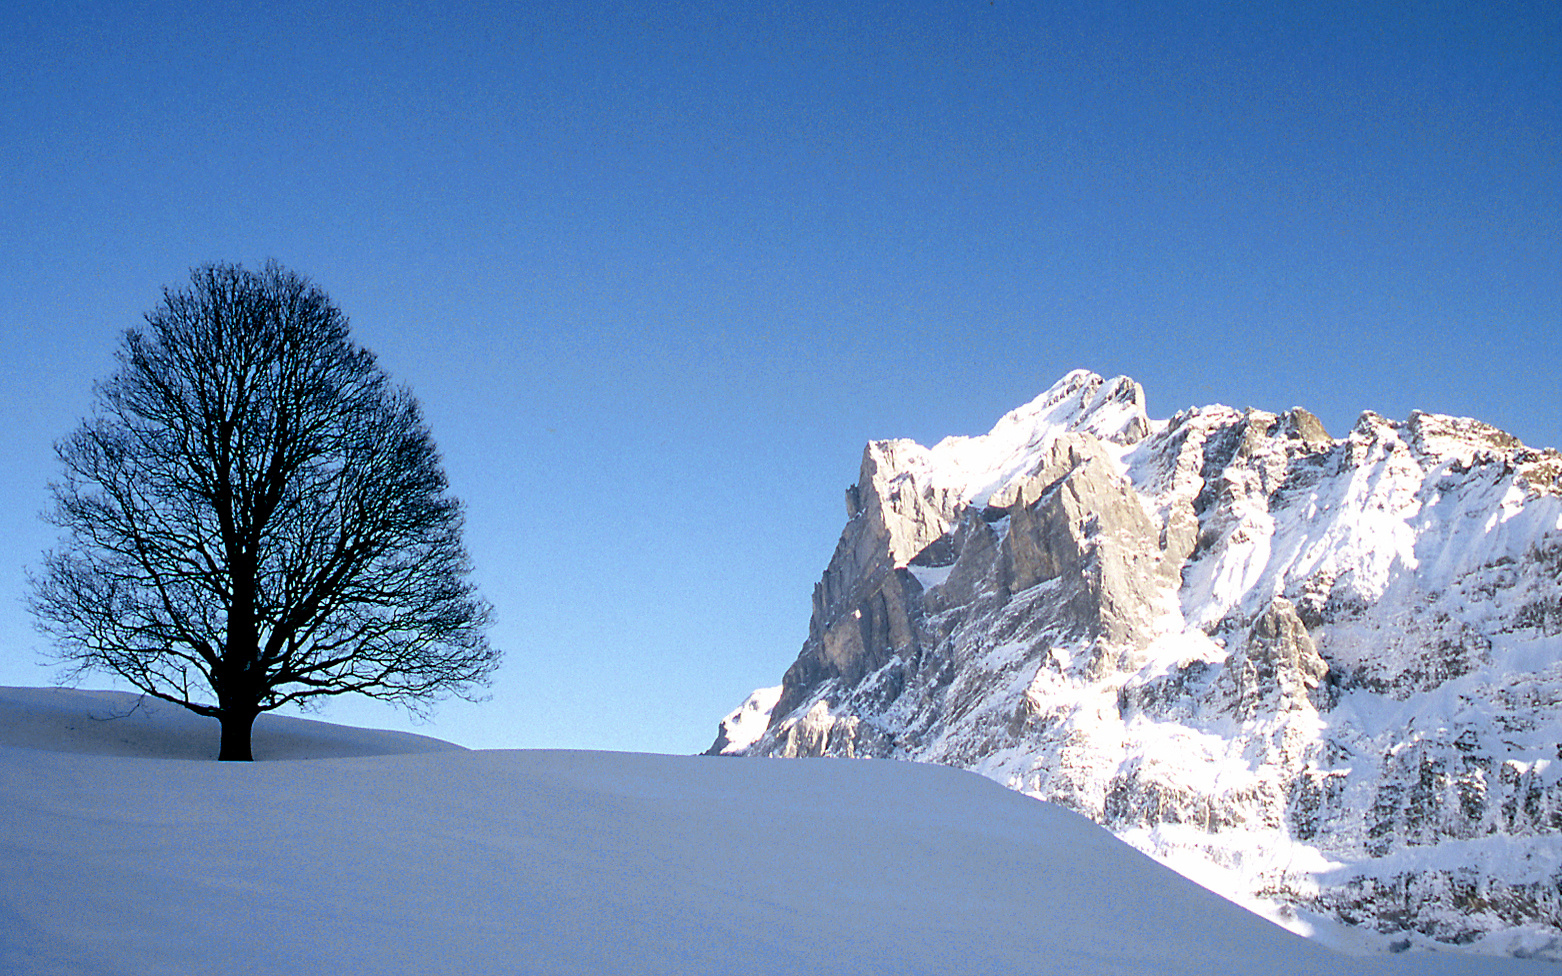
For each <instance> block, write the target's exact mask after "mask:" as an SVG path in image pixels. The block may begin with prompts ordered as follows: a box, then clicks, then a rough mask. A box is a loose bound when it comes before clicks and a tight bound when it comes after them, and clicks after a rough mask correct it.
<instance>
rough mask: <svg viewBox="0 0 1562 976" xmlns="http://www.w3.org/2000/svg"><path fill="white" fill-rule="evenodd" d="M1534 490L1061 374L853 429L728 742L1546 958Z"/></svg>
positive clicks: (1547, 718)
mask: <svg viewBox="0 0 1562 976" xmlns="http://www.w3.org/2000/svg"><path fill="white" fill-rule="evenodd" d="M1559 478H1562V454H1558V452H1556V451H1551V450H1547V451H1536V450H1532V449H1530V448H1528V447H1526V446H1524V445H1523V444H1522V443H1520V442H1519V441H1518V440H1517V439H1516V438H1513V437H1511V436H1510V435H1507V434H1505V433H1503V432H1502V431H1500V430H1497V429H1496V428H1494V427H1491V426H1490V425H1488V424H1484V423H1481V422H1480V421H1476V420H1471V419H1468V418H1455V417H1444V416H1440V415H1436V414H1429V413H1421V412H1417V413H1413V414H1412V415H1411V416H1410V418H1409V419H1407V420H1405V421H1394V420H1390V419H1388V418H1385V417H1383V416H1380V415H1378V414H1376V413H1373V412H1371V411H1367V412H1365V413H1363V414H1362V416H1361V418H1360V419H1359V420H1358V421H1357V423H1356V424H1355V426H1354V427H1353V428H1352V429H1351V431H1350V432H1349V433H1348V434H1347V436H1345V437H1343V438H1339V439H1336V438H1333V437H1331V436H1330V435H1329V433H1328V432H1327V431H1326V430H1325V429H1324V427H1323V424H1322V423H1321V422H1320V421H1319V420H1318V418H1317V417H1315V416H1314V415H1313V414H1311V413H1309V412H1308V411H1307V410H1305V409H1303V408H1301V407H1294V408H1292V409H1290V410H1287V411H1285V412H1284V413H1280V414H1276V413H1271V412H1268V411H1264V410H1255V409H1248V410H1235V409H1233V408H1230V407H1224V406H1219V405H1216V406H1209V407H1199V408H1191V409H1188V410H1184V411H1180V412H1179V413H1177V414H1176V415H1175V416H1173V417H1172V418H1170V419H1169V420H1165V421H1154V420H1151V419H1150V418H1149V417H1148V415H1147V413H1146V411H1145V399H1144V391H1143V389H1142V388H1141V387H1140V386H1139V384H1137V383H1135V382H1134V381H1133V380H1131V379H1128V378H1127V377H1117V378H1115V379H1111V380H1107V379H1104V378H1102V377H1101V376H1099V375H1097V374H1095V373H1091V372H1088V371H1084V370H1076V371H1074V372H1071V373H1069V374H1068V375H1066V376H1064V377H1063V378H1062V379H1060V380H1059V381H1058V382H1057V383H1055V384H1053V385H1052V386H1051V387H1050V388H1048V389H1047V391H1046V392H1044V393H1042V394H1041V395H1040V396H1038V397H1036V398H1035V399H1034V400H1032V401H1031V402H1029V403H1027V404H1025V405H1024V406H1022V407H1019V408H1018V409H1016V410H1013V411H1011V412H1009V413H1007V414H1005V415H1004V416H1003V417H1002V418H1001V419H1000V420H999V421H998V422H997V424H995V425H994V427H993V429H992V430H991V431H990V432H989V433H987V434H984V435H981V436H977V437H948V438H945V439H944V440H941V441H939V442H938V443H937V444H935V445H934V446H933V447H931V448H928V447H923V446H921V445H919V444H916V443H915V442H912V441H908V440H889V441H873V442H871V443H869V444H868V445H867V447H866V448H865V450H864V452H863V460H862V468H861V472H860V476H859V479H858V483H857V484H856V485H854V486H852V488H850V489H849V490H848V492H847V510H848V515H849V521H848V523H847V525H846V527H845V529H844V530H843V532H842V535H841V540H840V542H839V543H838V545H837V547H836V551H835V554H834V556H833V558H832V559H831V561H830V565H829V568H828V569H827V570H826V571H825V573H824V575H823V577H822V578H821V580H820V583H819V584H818V586H816V587H815V590H814V603H813V617H812V620H811V623H810V626H809V638H808V640H807V641H806V642H805V643H804V646H803V649H802V651H801V653H800V654H799V655H798V658H797V660H796V662H794V663H793V665H792V666H791V667H790V668H789V669H788V670H787V672H786V674H785V675H784V677H783V681H782V685H781V687H780V689H779V692H778V694H777V695H776V696H775V698H774V701H775V704H774V706H773V707H772V709H771V711H770V712H769V714H768V715H757V716H756V715H746V716H743V722H744V723H746V725H745V728H747V729H750V730H752V728H754V727H756V724H755V723H756V722H759V723H762V724H763V725H764V729H763V733H762V734H761V735H759V736H757V737H756V738H754V739H753V740H752V742H751V743H750V744H748V745H747V747H746V748H736V747H734V748H729V749H728V750H727V751H742V752H744V753H745V754H748V755H772V756H800V755H848V756H873V757H883V758H899V759H913V760H919V761H929V762H939V763H946V764H949V765H953V766H959V767H962V768H967V769H973V770H976V771H978V772H981V773H984V774H985V775H988V776H990V777H992V778H994V779H996V780H998V781H999V782H1002V783H1004V784H1006V785H1009V786H1011V787H1013V788H1015V789H1019V790H1022V791H1023V792H1026V793H1029V794H1031V795H1033V796H1036V797H1039V798H1043V799H1048V800H1052V801H1055V802H1058V803H1061V804H1063V805H1065V806H1068V807H1070V808H1072V809H1074V810H1076V811H1078V812H1080V813H1083V814H1085V815H1086V816H1089V817H1091V818H1092V819H1094V820H1096V821H1098V822H1099V823H1102V824H1103V825H1105V826H1107V827H1108V828H1110V829H1111V830H1113V831H1114V832H1116V833H1117V834H1118V836H1120V837H1122V838H1124V839H1125V840H1128V841H1129V842H1130V843H1133V844H1134V845H1135V846H1138V847H1139V848H1140V849H1142V850H1145V851H1146V852H1148V853H1151V854H1152V855H1154V856H1156V857H1159V858H1161V859H1162V860H1164V861H1166V862H1167V863H1168V864H1171V865H1173V866H1174V867H1177V868H1179V869H1180V870H1184V871H1185V872H1187V873H1189V874H1191V875H1193V876H1195V877H1196V878H1198V879H1200V880H1201V881H1204V882H1206V883H1208V884H1210V885H1211V886H1212V887H1215V888H1216V889H1217V890H1221V891H1223V892H1224V893H1226V894H1228V895H1230V896H1231V897H1233V898H1236V899H1238V900H1242V901H1247V902H1251V901H1253V900H1254V899H1260V900H1264V899H1267V900H1268V901H1269V903H1270V904H1271V905H1272V906H1278V907H1277V908H1276V910H1277V911H1282V912H1283V911H1292V910H1305V911H1311V912H1316V913H1320V914H1323V915H1325V916H1332V917H1334V918H1336V919H1339V920H1341V921H1344V922H1347V923H1353V924H1359V925H1363V926H1366V927H1368V928H1370V929H1372V930H1374V931H1377V932H1380V933H1388V934H1389V935H1388V938H1400V937H1401V936H1402V935H1403V934H1404V933H1407V932H1416V933H1423V934H1427V935H1430V936H1432V937H1433V938H1435V939H1441V940H1443V941H1445V942H1448V943H1450V944H1458V945H1466V946H1468V945H1475V946H1477V947H1479V948H1482V949H1483V950H1484V951H1490V952H1503V951H1508V950H1509V949H1512V948H1515V947H1521V946H1522V947H1525V948H1526V951H1532V950H1534V947H1535V946H1536V945H1541V946H1545V945H1551V946H1553V950H1545V951H1555V953H1556V954H1557V955H1558V956H1559V957H1562V921H1559V920H1562V894H1559V893H1562V866H1559V862H1558V859H1557V858H1556V857H1555V856H1554V853H1555V848H1556V845H1557V844H1558V843H1562V763H1559V762H1558V758H1559V756H1562V752H1559V751H1558V746H1557V743H1558V742H1562V484H1559ZM740 712H741V710H740ZM730 718H731V717H729V719H730ZM745 734H749V733H745ZM730 741H736V740H730ZM730 741H729V743H728V744H729V746H730ZM1499 851H1500V852H1501V853H1500V854H1499V853H1498V852H1499ZM1542 863H1543V864H1545V865H1547V867H1545V868H1544V869H1537V868H1535V867H1534V866H1535V865H1537V864H1542ZM1519 864H1523V865H1526V867H1525V868H1524V870H1523V871H1518V869H1517V868H1516V867H1515V866H1516V865H1519ZM1470 892H1477V893H1479V899H1478V901H1479V905H1482V906H1487V907H1476V908H1472V907H1471V906H1472V905H1473V904H1476V903H1475V902H1472V901H1471V899H1472V898H1473V897H1475V896H1474V895H1471V894H1469V893H1470ZM1497 905H1505V906H1525V907H1523V908H1522V909H1519V908H1514V909H1512V910H1509V909H1507V908H1504V909H1498V908H1496V907H1495V906H1497ZM1287 906H1289V907H1287Z"/></svg>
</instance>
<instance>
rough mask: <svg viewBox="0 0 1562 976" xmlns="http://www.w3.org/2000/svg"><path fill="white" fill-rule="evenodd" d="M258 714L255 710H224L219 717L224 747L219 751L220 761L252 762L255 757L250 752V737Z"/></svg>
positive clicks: (218, 758) (218, 757)
mask: <svg viewBox="0 0 1562 976" xmlns="http://www.w3.org/2000/svg"><path fill="white" fill-rule="evenodd" d="M258 714H260V713H259V712H257V711H254V710H246V711H239V710H236V709H231V708H229V709H224V710H223V713H222V716H221V717H220V718H219V719H218V721H219V722H221V723H222V747H221V748H220V749H219V750H218V752H217V760H218V761H219V762H250V761H252V760H253V759H254V758H255V757H254V755H253V754H251V752H250V744H249V738H250V730H251V729H252V728H254V726H255V716H256V715H258Z"/></svg>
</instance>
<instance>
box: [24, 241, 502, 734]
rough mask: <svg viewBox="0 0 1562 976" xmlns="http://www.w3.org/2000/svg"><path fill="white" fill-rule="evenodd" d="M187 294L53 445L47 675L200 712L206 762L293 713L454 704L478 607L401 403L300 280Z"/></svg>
mask: <svg viewBox="0 0 1562 976" xmlns="http://www.w3.org/2000/svg"><path fill="white" fill-rule="evenodd" d="M190 277H191V283H190V286H189V287H188V288H184V289H180V290H174V289H165V290H164V292H163V300H162V303H161V304H160V305H158V307H157V308H155V309H154V310H152V311H151V312H149V313H147V315H146V322H145V325H144V326H138V327H135V328H131V329H129V330H127V331H126V333H125V336H124V343H123V345H122V347H121V348H120V349H119V350H118V354H117V358H118V362H119V368H118V370H117V372H115V373H114V374H113V375H112V376H111V377H109V378H108V379H107V380H106V381H103V382H101V383H99V384H98V385H97V386H96V388H95V390H94V407H95V409H94V413H93V416H91V417H89V418H88V419H87V420H85V421H83V423H82V424H81V426H80V427H79V428H78V429H77V430H76V431H75V432H74V433H73V434H71V435H70V436H68V437H66V438H65V439H64V440H62V441H60V442H59V443H58V444H57V445H56V447H55V449H56V453H57V454H58V455H59V459H60V462H61V463H62V465H63V466H64V472H65V473H64V478H63V480H60V481H57V482H54V483H52V484H51V485H50V489H51V492H52V494H53V499H54V505H53V508H52V510H51V511H50V512H49V513H47V515H46V516H45V517H46V518H48V519H49V521H51V522H52V523H53V524H55V525H56V526H58V527H59V528H60V529H62V530H63V533H64V534H63V536H62V539H61V547H60V548H59V549H57V550H55V551H51V552H48V553H46V554H45V556H44V565H43V570H42V572H41V573H40V574H39V575H38V576H36V577H35V578H33V579H32V581H31V582H32V593H31V609H32V611H33V613H34V615H35V617H36V618H37V621H38V624H39V628H40V629H41V630H42V631H43V632H44V633H45V634H46V635H48V636H49V637H51V638H52V639H53V640H54V642H55V644H56V645H57V647H58V649H59V657H60V660H61V661H63V662H65V663H66V664H68V665H69V670H70V671H71V673H73V674H75V675H80V674H84V673H87V672H108V673H111V674H115V675H118V676H119V677H121V678H123V679H124V680H126V681H128V682H129V683H130V684H131V685H133V686H135V687H136V688H138V689H139V690H141V691H142V692H144V693H145V694H148V695H151V696H153V697H155V698H160V699H163V700H165V701H170V702H174V703H176V704H179V705H182V706H184V707H185V708H188V709H190V710H191V711H193V712H196V713H197V714H200V715H207V716H211V717H214V718H216V719H217V720H218V721H219V722H220V723H221V727H222V742H221V748H220V752H219V757H218V758H220V759H240V760H245V759H250V758H252V756H251V750H250V731H251V727H252V726H253V724H254V721H255V717H256V716H257V715H258V714H260V713H261V712H264V711H268V710H270V709H274V708H277V707H279V706H281V705H285V704H288V703H289V702H301V701H305V700H307V699H311V698H316V697H317V696H323V695H340V694H344V693H348V692H357V693H360V694H363V695H367V696H370V697H373V698H378V699H383V700H387V701H392V702H396V703H399V704H402V705H405V706H408V707H410V708H412V709H413V710H415V711H416V710H421V709H423V708H426V707H427V706H428V705H430V704H431V703H432V702H433V701H434V700H436V699H438V698H439V697H441V696H443V695H444V694H447V693H452V694H456V695H459V696H461V697H468V698H470V697H472V695H473V692H474V689H476V688H477V687H479V686H481V685H485V684H487V682H488V680H489V678H490V677H491V675H492V672H493V670H494V668H495V667H496V666H497V664H498V655H497V653H496V652H494V651H493V650H492V649H491V648H490V647H489V644H488V641H487V638H486V636H485V630H486V627H487V625H488V621H489V616H490V610H489V607H488V605H487V603H486V602H484V601H483V600H482V599H481V598H480V597H479V596H478V595H477V594H476V592H475V589H474V587H473V586H472V585H471V584H470V583H469V582H468V580H467V577H468V575H469V573H470V569H471V567H470V563H469V560H468V557H467V553H466V550H465V547H464V545H463V543H462V538H461V530H462V514H461V506H460V503H459V502H458V501H456V500H455V499H454V498H451V497H449V496H447V494H446V489H447V481H446V478H445V474H444V471H443V470H442V468H441V465H440V459H439V455H438V453H437V451H436V450H435V447H434V443H433V441H432V440H431V438H430V436H429V432H428V429H427V428H426V427H425V425H424V422H423V419H422V415H421V411H420V410H419V408H418V404H417V401H416V400H415V399H414V398H413V397H412V395H411V394H410V393H409V392H408V391H407V390H405V389H402V388H399V387H396V386H394V385H392V384H391V382H390V380H389V378H388V377H387V376H386V374H385V373H384V371H382V370H381V369H380V368H379V367H378V365H376V363H375V359H374V356H373V354H371V353H370V352H368V351H367V350H365V349H363V348H361V347H359V346H357V345H354V344H353V342H352V341H351V339H350V338H349V336H348V329H347V319H346V318H345V317H344V316H343V315H342V313H341V312H340V311H339V310H338V309H337V308H336V307H335V306H334V305H332V304H331V302H330V300H329V299H328V298H327V297H326V295H325V294H324V293H323V292H322V291H320V289H318V288H317V287H315V286H314V285H313V284H311V283H310V282H309V281H308V280H307V279H305V278H303V277H301V276H299V275H296V274H294V273H292V272H290V271H287V270H285V269H283V268H281V267H279V266H277V265H276V264H274V263H273V264H268V265H267V266H266V267H265V268H264V269H262V270H261V271H259V272H253V271H248V270H245V269H244V268H242V267H238V266H235V265H228V264H218V265H209V266H205V267H201V268H197V269H195V270H194V271H193V272H192V273H191V276H190Z"/></svg>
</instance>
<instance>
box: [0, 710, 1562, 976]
mask: <svg viewBox="0 0 1562 976" xmlns="http://www.w3.org/2000/svg"><path fill="white" fill-rule="evenodd" d="M132 702H133V699H128V698H126V697H124V696H115V695H105V694H102V693H84V692H65V691H58V690H48V691H45V690H26V689H6V690H4V691H0V805H3V808H4V809H5V810H6V816H5V817H4V818H3V822H0V972H6V973H18V974H46V973H91V974H116V973H125V974H131V973H134V974H137V976H142V974H163V973H167V974H181V976H183V974H188V973H212V974H221V973H255V974H271V973H276V974H283V973H287V974H294V973H322V972H324V973H331V972H337V973H354V974H364V973H384V974H403V973H409V974H410V973H419V974H425V973H559V974H564V973H569V974H581V973H604V974H606V973H623V974H658V973H666V974H703V973H709V974H716V973H722V974H731V973H766V974H785V973H810V974H812V973H851V974H857V973H862V974H869V973H883V974H906V973H941V974H948V973H1000V972H1001V973H1015V974H1017V973H1035V974H1051V973H1057V974H1064V973H1067V974H1070V976H1074V974H1080V973H1089V974H1106V973H1119V974H1145V976H1149V974H1157V976H1159V974H1169V973H1220V974H1223V976H1230V974H1238V973H1266V974H1272V973H1296V974H1302V973H1328V974H1336V973H1341V974H1354V973H1361V974H1367V973H1373V974H1377V973H1465V972H1468V973H1475V972H1480V973H1496V974H1502V973H1527V972H1555V969H1553V968H1552V967H1548V966H1544V965H1541V964H1538V963H1533V962H1527V961H1523V960H1493V959H1490V958H1481V959H1477V958H1468V957H1459V956H1450V955H1442V954H1427V953H1418V952H1409V953H1404V954H1401V955H1396V956H1379V957H1372V958H1358V957H1350V956H1344V955H1339V954H1336V953H1334V952H1331V951H1329V950H1327V949H1324V948H1323V947H1321V946H1319V945H1317V944H1315V943H1311V942H1308V941H1307V940H1305V939H1302V938H1299V937H1297V936H1295V935H1292V934H1290V933H1288V932H1285V931H1284V930H1282V929H1280V928H1278V927H1276V926H1274V925H1272V924H1270V923H1268V922H1266V921H1264V920H1262V919H1260V918H1258V917H1257V916H1254V915H1251V914H1248V913H1247V912H1244V911H1242V910H1241V909H1239V908H1237V907H1235V906H1233V905H1232V904H1230V903H1229V902H1226V901H1224V900H1223V899H1221V898H1219V897H1217V896H1215V895H1213V894H1211V893H1209V892H1207V891H1205V890H1204V889H1202V888H1199V887H1197V886H1196V885H1194V884H1192V883H1191V882H1188V881H1186V880H1185V879H1183V878H1181V877H1179V876H1177V875H1175V874H1173V873H1172V872H1171V871H1169V870H1167V869H1166V868H1163V867H1161V866H1160V865H1158V864H1156V863H1155V862H1153V861H1152V860H1150V859H1149V858H1148V857H1146V856H1144V855H1142V854H1140V853H1138V852H1136V851H1134V850H1132V849H1130V848H1129V847H1127V846H1126V845H1124V844H1122V843H1121V842H1119V841H1117V840H1115V839H1114V838H1113V837H1112V836H1111V835H1109V834H1108V833H1107V832H1106V831H1104V830H1102V829H1101V828H1099V827H1097V826H1094V825H1093V824H1091V823H1089V822H1088V821H1086V820H1085V819H1084V818H1082V817H1079V816H1077V815H1075V814H1072V813H1069V812H1067V811H1064V810H1062V809H1060V808H1058V807H1054V806H1050V805H1048V804H1044V803H1040V802H1037V801H1035V800H1032V799H1029V798H1027V797H1024V796H1021V795H1019V794H1017V793H1014V792H1012V791H1010V790H1006V789H1004V788H1003V787H1001V786H998V785H997V784H994V783H992V782H990V781H988V780H986V779H984V778H982V777H980V776H978V775H976V774H973V773H967V772H962V771H958V770H953V769H949V768H943V767H935V766H923V765H915V764H910V763H890V762H873V761H851V760H814V761H807V762H785V761H747V762H738V761H732V760H727V759H715V758H704V757H674V756H651V755H633V754H607V753H585V752H513V751H504V752H500V751H485V752H475V751H466V750H461V749H459V748H457V747H453V746H450V745H449V744H448V743H440V742H437V741H436V740H430V739H422V738H419V737H416V736H405V735H402V734H398V733H388V732H374V731H365V730H352V729H343V728H340V727H337V726H330V725H326V724H324V723H316V722H304V721H301V720H296V719H285V718H277V717H270V718H269V719H268V721H267V722H266V723H265V725H264V727H263V728H260V729H257V734H256V747H257V748H256V752H257V755H260V756H269V757H270V759H271V760H272V761H259V762H255V763H252V764H219V763H216V762H208V761H197V760H198V758H199V756H201V755H207V754H209V753H207V752H204V751H202V750H205V748H206V747H205V745H204V744H202V745H199V746H196V745H192V744H191V743H190V742H189V741H188V737H189V736H190V735H191V733H192V731H194V732H199V731H200V730H199V729H194V730H192V728H190V727H189V723H188V721H187V720H186V719H185V717H184V716H182V715H180V714H178V713H176V712H173V711H172V710H168V709H156V708H146V707H144V706H143V708H141V709H137V710H135V711H133V712H131V711H129V709H128V706H129V705H130V704H131V703H132ZM109 715H124V716H125V717H122V718H110V717H108V716H109ZM192 750H194V751H193V752H192ZM349 753H350V754H349ZM197 754H199V755H197Z"/></svg>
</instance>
